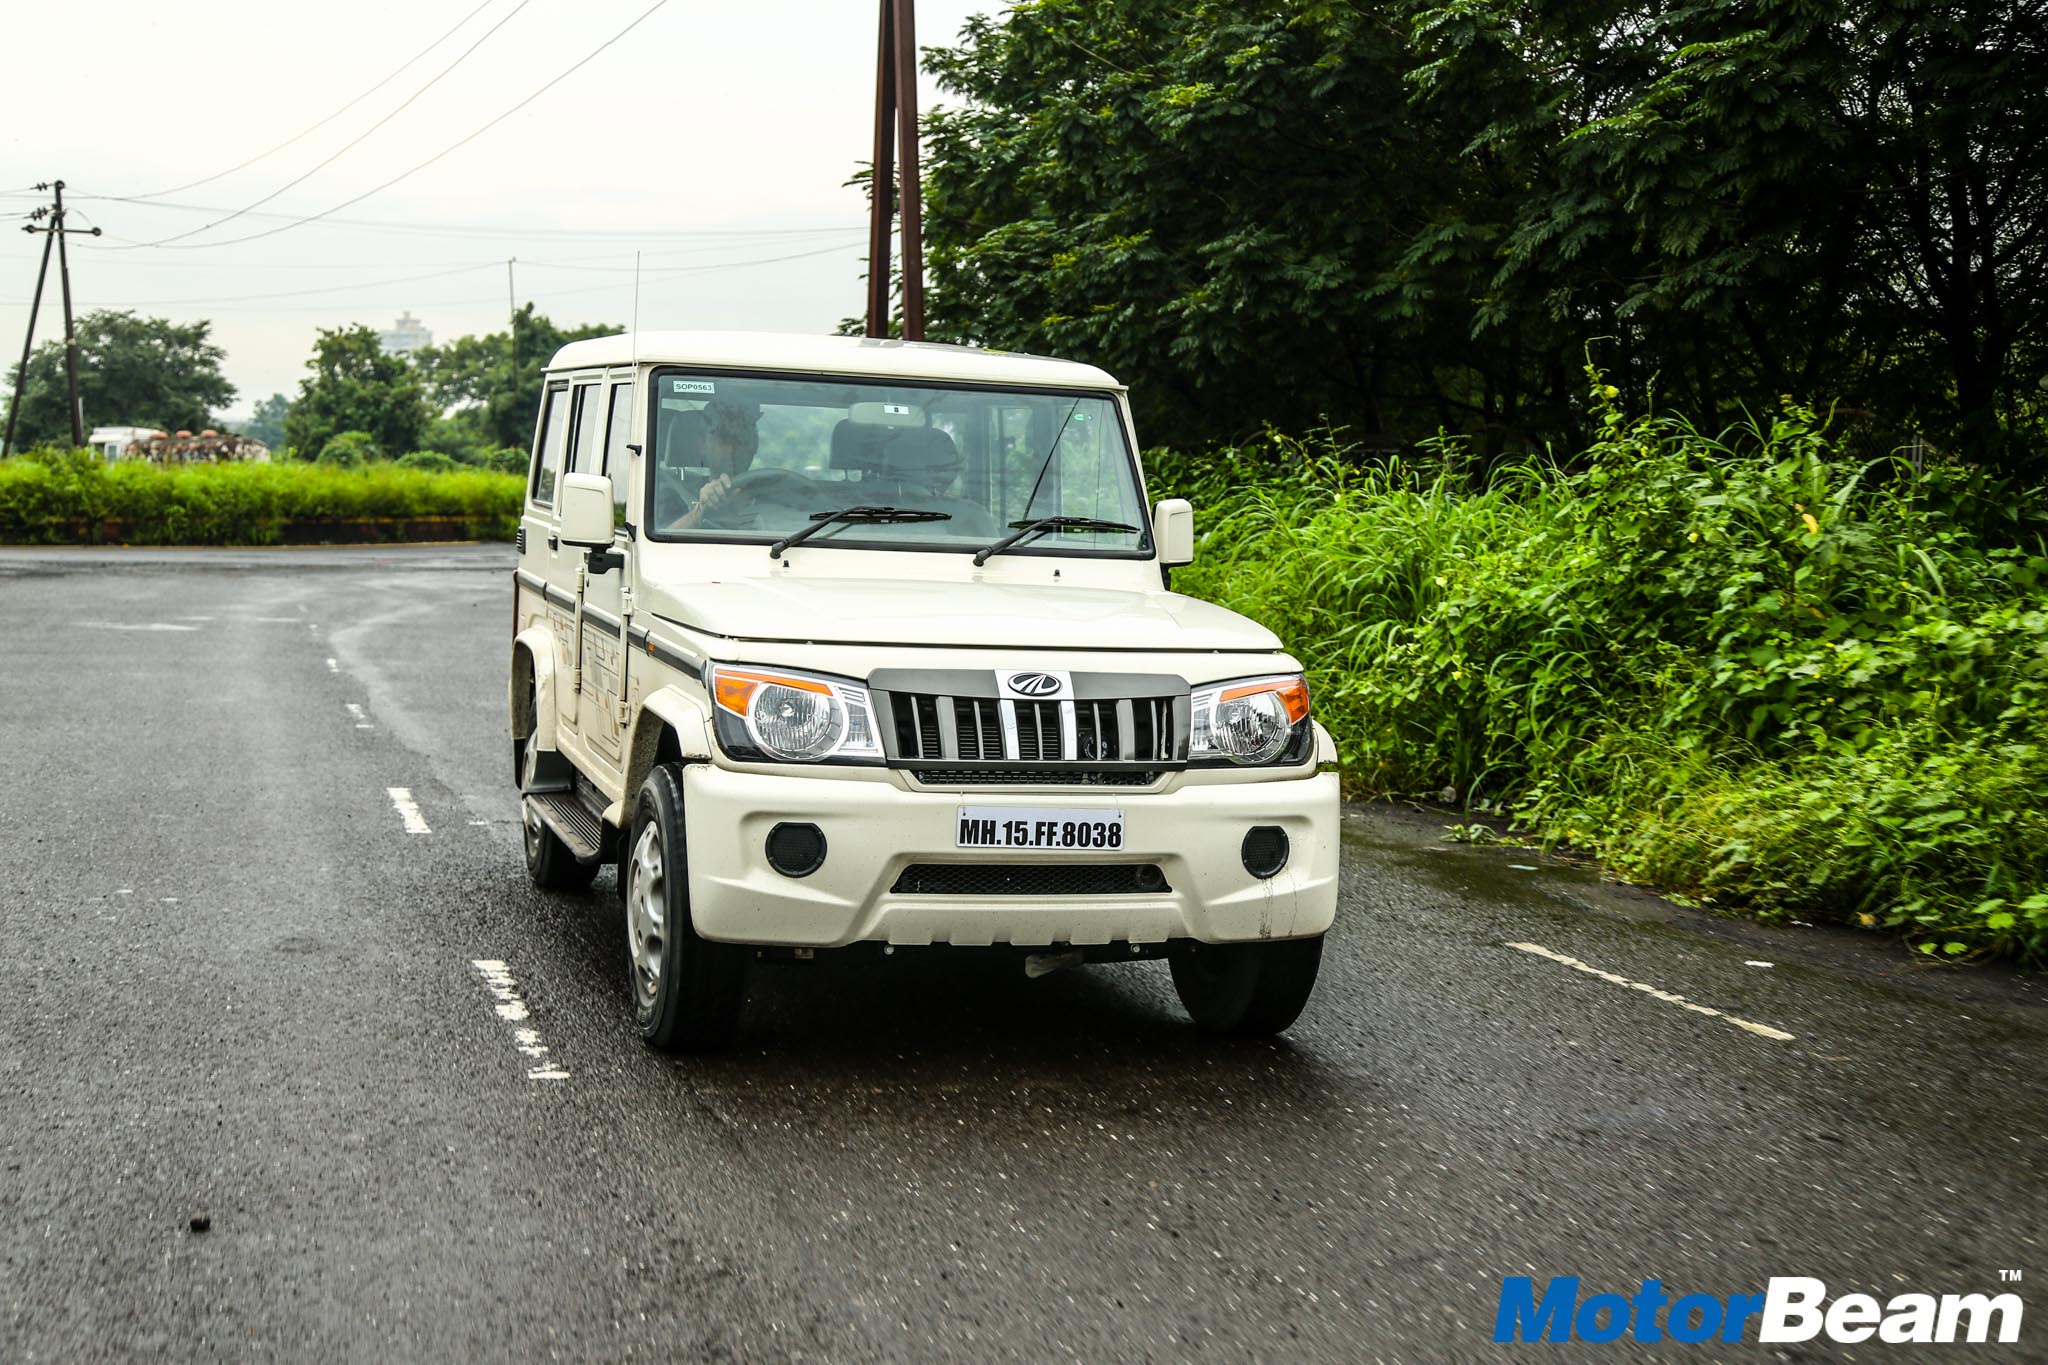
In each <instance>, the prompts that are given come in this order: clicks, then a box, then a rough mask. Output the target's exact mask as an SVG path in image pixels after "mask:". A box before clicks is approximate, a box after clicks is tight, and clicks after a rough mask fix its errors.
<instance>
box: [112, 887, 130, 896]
mask: <svg viewBox="0 0 2048 1365" xmlns="http://www.w3.org/2000/svg"><path fill="white" fill-rule="evenodd" d="M114 894H115V895H117V896H132V895H134V894H135V888H134V887H132V886H124V887H122V888H121V889H120V890H119V891H116V892H115V893H114Z"/></svg>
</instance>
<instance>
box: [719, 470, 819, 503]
mask: <svg viewBox="0 0 2048 1365" xmlns="http://www.w3.org/2000/svg"><path fill="white" fill-rule="evenodd" d="M776 487H780V488H787V489H790V490H791V491H795V492H799V493H800V494H801V496H803V497H805V498H808V497H810V495H811V494H812V492H813V491H815V490H816V488H817V485H816V484H814V483H813V482H812V481H811V479H810V476H809V475H807V474H800V473H798V472H797V471H796V470H794V469H774V468H769V469H749V470H748V471H747V472H746V473H744V474H742V475H740V476H739V477H738V478H736V479H734V480H733V481H732V486H731V488H730V489H729V490H728V492H729V493H744V494H746V495H747V496H748V497H750V498H758V497H763V496H772V494H770V493H769V492H768V490H769V489H771V488H776Z"/></svg>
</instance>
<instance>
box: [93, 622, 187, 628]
mask: <svg viewBox="0 0 2048 1365" xmlns="http://www.w3.org/2000/svg"><path fill="white" fill-rule="evenodd" d="M78 624H79V625H81V626H83V627H85V628H86V629H87V630H197V629H199V627H197V626H181V625H178V624H176V623H174V622H170V621H151V622H149V623H148V624H146V625H138V624H136V623H135V622H132V621H80V622H79V623H78Z"/></svg>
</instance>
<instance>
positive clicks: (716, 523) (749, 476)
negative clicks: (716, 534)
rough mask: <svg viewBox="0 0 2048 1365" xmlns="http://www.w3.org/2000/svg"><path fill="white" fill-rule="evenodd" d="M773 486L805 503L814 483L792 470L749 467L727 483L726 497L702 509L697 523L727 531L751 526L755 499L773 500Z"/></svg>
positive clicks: (814, 488)
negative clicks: (702, 513)
mask: <svg viewBox="0 0 2048 1365" xmlns="http://www.w3.org/2000/svg"><path fill="white" fill-rule="evenodd" d="M776 489H782V490H785V494H786V496H789V495H793V496H795V497H796V498H797V499H798V500H799V501H800V502H806V503H807V502H809V501H810V499H811V495H812V493H813V492H815V491H816V486H815V485H814V484H812V482H811V481H810V479H808V478H806V477H805V476H804V475H802V474H799V473H797V472H796V471H795V470H794V469H749V470H748V471H747V472H746V473H744V474H741V475H738V476H737V477H735V478H734V479H733V481H732V482H731V483H729V484H727V485H726V489H725V496H723V497H721V498H720V499H719V500H718V502H717V504H716V505H715V506H712V507H709V508H706V509H705V512H704V516H703V519H702V521H701V523H700V524H701V525H703V526H706V527H716V528H718V529H720V530H728V531H731V530H738V529H740V528H742V527H744V526H747V525H750V524H752V522H753V521H754V502H755V500H756V499H757V498H764V497H765V498H770V499H773V498H774V496H775V493H774V490H776Z"/></svg>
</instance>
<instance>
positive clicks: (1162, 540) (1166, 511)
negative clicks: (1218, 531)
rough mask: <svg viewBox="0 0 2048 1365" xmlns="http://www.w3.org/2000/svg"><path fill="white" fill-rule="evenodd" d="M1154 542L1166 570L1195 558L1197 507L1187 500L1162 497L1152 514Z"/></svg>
mask: <svg viewBox="0 0 2048 1365" xmlns="http://www.w3.org/2000/svg"><path fill="white" fill-rule="evenodd" d="M1152 543H1153V544H1154V545H1157V546H1158V547H1159V562H1160V563H1161V564H1163V565H1165V566H1166V567H1167V568H1169V569H1170V568H1172V567H1173V566H1174V565H1176V564H1191V563H1193V562H1194V558H1195V505H1194V504H1193V503H1191V502H1189V501H1188V500H1187V499H1186V498H1161V499H1160V500H1159V506H1158V507H1156V508H1154V509H1153V511H1152Z"/></svg>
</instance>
